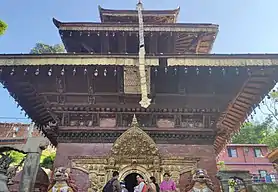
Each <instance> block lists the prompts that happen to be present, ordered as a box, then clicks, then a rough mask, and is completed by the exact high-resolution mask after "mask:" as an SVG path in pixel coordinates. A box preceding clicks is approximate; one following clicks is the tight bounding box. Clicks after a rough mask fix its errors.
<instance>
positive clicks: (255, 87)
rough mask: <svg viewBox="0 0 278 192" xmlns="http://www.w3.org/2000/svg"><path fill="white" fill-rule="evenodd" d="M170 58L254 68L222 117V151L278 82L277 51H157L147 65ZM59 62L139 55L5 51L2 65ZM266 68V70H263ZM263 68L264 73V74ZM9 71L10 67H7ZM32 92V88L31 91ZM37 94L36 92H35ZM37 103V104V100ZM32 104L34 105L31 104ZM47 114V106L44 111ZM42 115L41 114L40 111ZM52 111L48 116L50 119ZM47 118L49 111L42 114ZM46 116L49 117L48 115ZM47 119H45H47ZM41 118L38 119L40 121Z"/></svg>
mask: <svg viewBox="0 0 278 192" xmlns="http://www.w3.org/2000/svg"><path fill="white" fill-rule="evenodd" d="M160 58H164V59H166V60H167V63H168V66H169V67H175V66H183V67H188V66H191V67H196V68H198V67H201V66H202V67H208V68H209V67H211V68H213V67H223V68H225V67H234V69H236V68H237V67H242V68H246V70H247V69H251V70H252V69H254V72H255V73H252V75H250V76H249V77H248V79H247V81H246V82H242V88H241V90H239V93H238V95H237V96H236V97H235V98H234V99H233V100H232V101H231V102H230V103H229V104H228V107H227V109H226V110H225V111H224V113H223V115H222V116H221V117H220V118H219V120H218V123H217V127H218V131H217V136H216V140H215V143H214V146H215V150H216V152H217V153H219V152H220V151H221V150H222V148H223V147H224V146H225V145H226V144H227V143H228V141H229V139H231V137H232V135H233V133H234V132H236V131H239V128H240V125H241V123H243V122H244V120H245V119H246V117H247V116H248V115H249V114H250V113H251V112H252V110H253V109H254V107H255V106H256V105H257V104H258V103H260V101H261V100H262V99H263V97H264V95H265V94H267V93H268V92H269V91H270V90H271V89H272V88H273V87H274V85H275V84H276V81H277V80H278V78H277V75H276V74H277V71H278V54H190V55H158V56H146V65H147V66H154V67H155V66H159V59H160ZM56 65H64V66H66V65H71V66H76V67H78V66H84V65H85V66H86V65H87V66H91V65H106V66H107V65H111V66H115V65H118V66H134V67H135V66H138V55H125V54H123V55H112V54H111V55H95V54H70V53H64V54H40V55H35V54H34V55H32V54H7V55H6V54H2V55H0V69H1V71H2V70H3V71H5V70H13V67H14V68H15V71H16V70H17V69H16V67H17V66H19V67H20V66H21V67H22V66H26V68H28V66H30V67H35V68H39V67H40V66H49V68H51V67H55V66H56ZM261 69H263V70H261ZM262 71H263V74H262ZM6 72H7V71H6ZM7 83H19V82H7ZM32 94H33V92H32ZM34 94H35V92H34ZM34 105H35V104H34ZM30 107H32V106H30ZM44 113H45V114H47V113H48V112H47V110H45V111H43V113H41V114H44ZM40 116H42V115H40ZM50 117H51V114H50V116H49V117H48V116H47V118H49V119H51V118H50ZM43 118H44V119H46V115H43ZM46 120H47V119H46ZM46 120H45V123H46ZM39 121H40V119H38V121H37V122H39Z"/></svg>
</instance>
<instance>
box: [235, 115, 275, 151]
mask: <svg viewBox="0 0 278 192" xmlns="http://www.w3.org/2000/svg"><path fill="white" fill-rule="evenodd" d="M232 143H237V144H266V145H268V146H269V148H271V149H273V148H276V147H278V129H277V127H276V126H275V124H274V123H273V118H272V116H271V115H270V116H268V117H267V118H266V119H265V121H263V122H261V123H259V122H255V123H245V124H244V125H243V126H242V127H241V129H240V132H239V133H238V134H236V135H234V137H233V138H232Z"/></svg>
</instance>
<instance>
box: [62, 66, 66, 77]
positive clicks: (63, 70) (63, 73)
mask: <svg viewBox="0 0 278 192" xmlns="http://www.w3.org/2000/svg"><path fill="white" fill-rule="evenodd" d="M61 75H62V76H64V75H65V68H64V67H63V69H62V70H61Z"/></svg>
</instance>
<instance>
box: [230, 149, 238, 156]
mask: <svg viewBox="0 0 278 192" xmlns="http://www.w3.org/2000/svg"><path fill="white" fill-rule="evenodd" d="M228 155H229V157H237V150H236V148H231V147H229V148H228Z"/></svg>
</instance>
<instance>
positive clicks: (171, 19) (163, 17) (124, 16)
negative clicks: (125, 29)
mask: <svg viewBox="0 0 278 192" xmlns="http://www.w3.org/2000/svg"><path fill="white" fill-rule="evenodd" d="M98 8H99V15H100V20H101V22H103V23H120V22H124V23H138V12H137V10H113V9H104V8H102V7H101V6H99V7H98ZM179 12H180V8H179V7H178V8H177V9H173V10H143V12H142V13H143V17H144V23H176V22H177V17H178V15H179Z"/></svg>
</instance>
